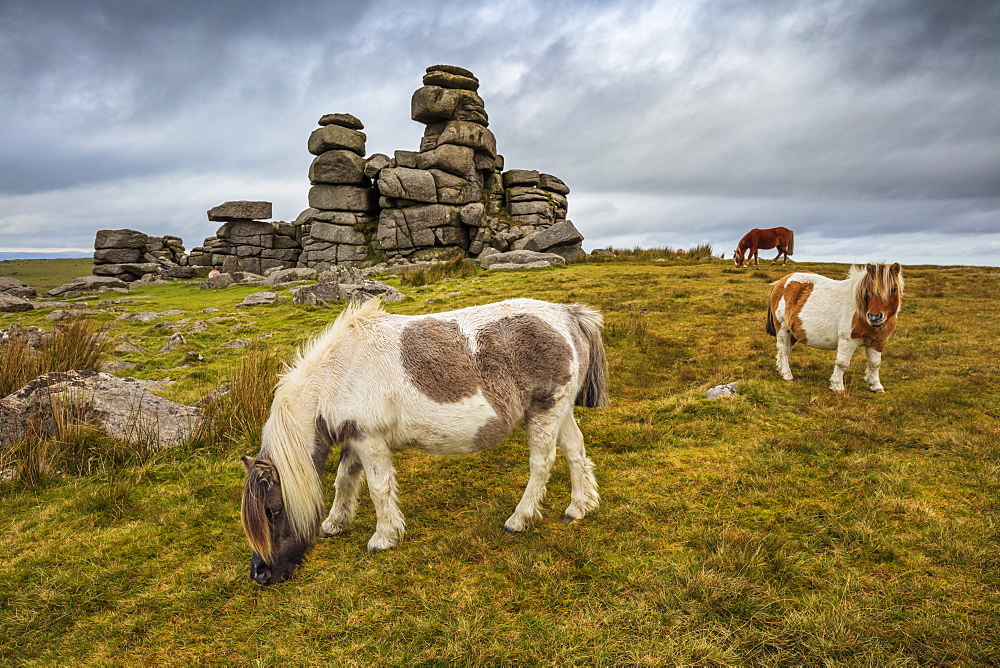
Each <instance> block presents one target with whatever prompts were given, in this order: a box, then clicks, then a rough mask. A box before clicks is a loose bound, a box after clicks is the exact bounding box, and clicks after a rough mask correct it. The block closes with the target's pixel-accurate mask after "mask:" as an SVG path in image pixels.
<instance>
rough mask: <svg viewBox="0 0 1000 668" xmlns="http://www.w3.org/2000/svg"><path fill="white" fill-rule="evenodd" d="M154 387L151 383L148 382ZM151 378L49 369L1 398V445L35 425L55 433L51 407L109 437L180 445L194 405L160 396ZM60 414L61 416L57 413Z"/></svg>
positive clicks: (193, 418)
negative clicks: (151, 389)
mask: <svg viewBox="0 0 1000 668" xmlns="http://www.w3.org/2000/svg"><path fill="white" fill-rule="evenodd" d="M152 385H153V386H155V383H154V384H152ZM150 386H151V384H150V383H148V382H145V381H139V380H136V379H135V378H118V377H117V376H112V375H111V374H108V373H99V372H96V371H66V372H54V373H48V374H45V375H43V376H39V377H38V378H35V379H34V380H32V381H31V382H30V383H28V384H27V385H25V386H24V387H23V388H21V389H20V390H18V391H17V392H14V393H13V394H10V395H8V396H6V397H4V398H3V399H0V422H2V423H3V424H4V427H5V428H4V429H3V430H0V447H5V446H9V445H11V444H13V443H14V442H16V441H17V440H18V439H19V438H21V437H23V436H24V434H25V432H26V430H27V428H28V426H29V425H31V424H33V425H37V426H38V427H39V428H41V430H42V432H43V433H47V434H54V433H55V419H56V418H54V417H53V411H57V412H59V411H67V414H68V415H73V416H76V417H77V419H82V420H83V421H85V422H87V423H90V424H94V425H96V426H97V427H98V428H99V429H100V430H101V431H103V432H104V433H106V434H107V435H109V436H111V437H112V438H116V439H120V440H123V441H126V442H128V443H132V444H142V443H149V444H152V445H156V446H160V447H170V446H175V445H180V444H181V443H183V442H184V441H186V440H187V439H188V438H190V437H191V436H192V435H193V434H194V432H195V429H196V428H197V425H198V418H199V416H198V409H196V408H194V407H192V406H185V405H184V404H180V403H177V402H175V401H170V400H169V399H164V398H163V397H158V396H156V395H155V394H153V393H152V392H150V391H149V389H148V388H149V387H150ZM58 419H64V418H62V417H59V418H58Z"/></svg>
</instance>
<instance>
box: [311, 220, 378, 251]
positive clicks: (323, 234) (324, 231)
mask: <svg viewBox="0 0 1000 668" xmlns="http://www.w3.org/2000/svg"><path fill="white" fill-rule="evenodd" d="M309 236H310V237H311V238H312V239H313V240H316V239H318V240H320V241H327V242H329V243H332V244H351V245H354V246H362V245H364V244H365V243H366V242H367V241H368V239H367V237H366V236H365V234H364V233H363V232H359V231H358V230H356V229H354V227H352V226H349V225H334V224H333V223H324V222H315V223H313V224H312V228H311V230H310V231H309Z"/></svg>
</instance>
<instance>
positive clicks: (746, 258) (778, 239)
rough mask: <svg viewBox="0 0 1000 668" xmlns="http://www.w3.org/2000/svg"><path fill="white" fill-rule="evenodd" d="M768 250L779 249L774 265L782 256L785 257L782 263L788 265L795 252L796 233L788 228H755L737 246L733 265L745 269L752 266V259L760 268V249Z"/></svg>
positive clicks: (772, 261)
mask: <svg viewBox="0 0 1000 668" xmlns="http://www.w3.org/2000/svg"><path fill="white" fill-rule="evenodd" d="M768 248H777V249H778V254H777V255H776V256H775V258H774V259H773V260H771V264H774V263H775V262H777V261H778V260H779V259H781V256H782V255H784V256H785V258H784V260H782V261H781V264H782V265H785V264H788V256H789V255H791V254H792V253H793V252H794V251H795V232H792V231H791V230H790V229H788V228H787V227H772V228H769V229H763V230H762V229H758V228H754V229H752V230H750V231H749V232H747V233H746V234H744V235H743V238H742V239H740V242H739V243H738V244H737V245H736V250H734V251H733V264H734V265H735V266H737V267H745V266H747V265H748V264H750V259H751V258H753V266H755V267H759V266H760V263H759V262H758V260H759V255H758V254H757V251H758V250H760V249H763V250H767V249H768Z"/></svg>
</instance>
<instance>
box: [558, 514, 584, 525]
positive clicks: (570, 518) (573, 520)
mask: <svg viewBox="0 0 1000 668" xmlns="http://www.w3.org/2000/svg"><path fill="white" fill-rule="evenodd" d="M562 521H563V522H565V523H566V524H576V523H577V522H579V521H580V518H579V517H573V516H572V515H570V514H568V513H563V516H562Z"/></svg>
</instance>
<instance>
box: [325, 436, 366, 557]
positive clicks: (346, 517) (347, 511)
mask: <svg viewBox="0 0 1000 668" xmlns="http://www.w3.org/2000/svg"><path fill="white" fill-rule="evenodd" d="M361 472H362V466H361V459H360V458H359V457H358V453H357V451H356V450H355V449H354V447H352V445H351V444H347V443H345V444H343V445H341V446H340V463H339V464H337V482H336V490H337V491H336V493H335V494H334V496H333V504H332V505H331V506H330V514H329V515H327V517H326V519H325V520H323V524H322V525H320V538H329V537H330V536H336V535H337V534H341V533H344V532H345V531H347V527H349V526H350V525H351V522H353V521H354V514H355V513H356V512H357V509H358V492H359V491H361Z"/></svg>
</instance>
